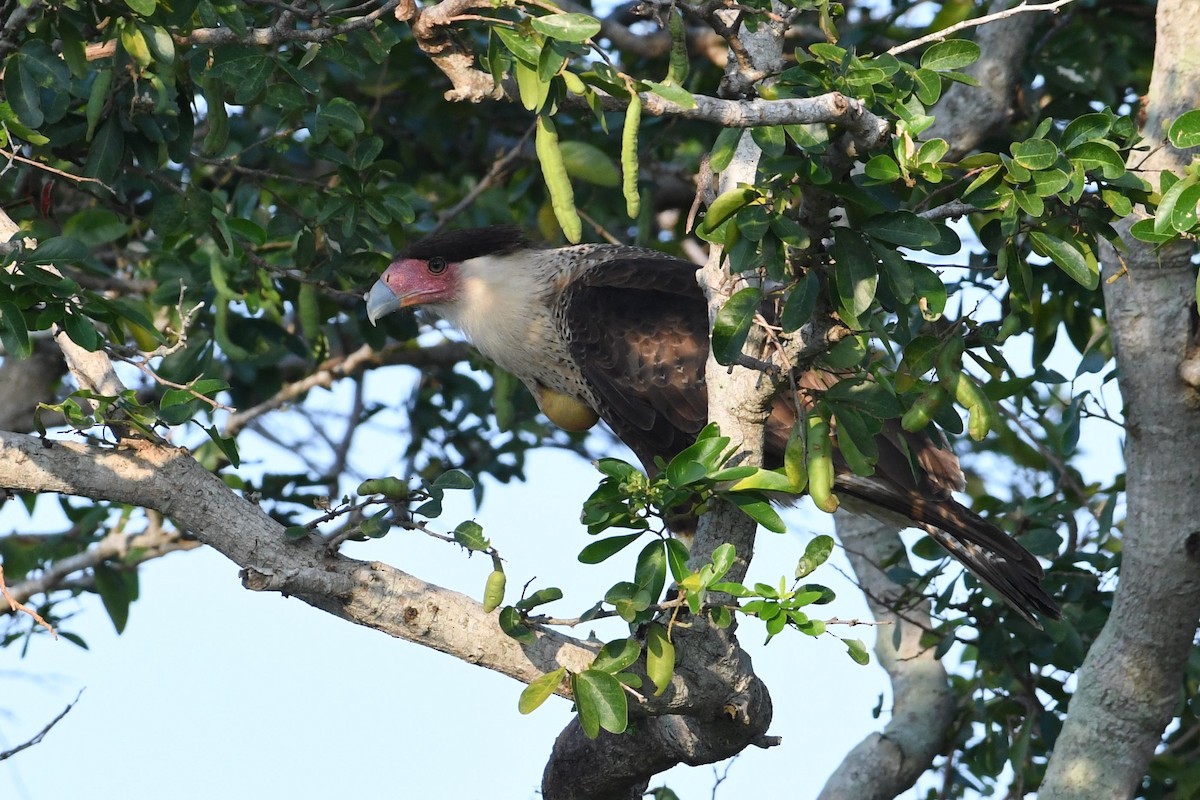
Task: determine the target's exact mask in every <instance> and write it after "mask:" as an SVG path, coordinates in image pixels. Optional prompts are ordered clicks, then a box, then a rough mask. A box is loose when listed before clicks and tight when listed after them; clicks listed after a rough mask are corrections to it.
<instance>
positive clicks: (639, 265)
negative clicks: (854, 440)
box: [365, 225, 1060, 628]
mask: <svg viewBox="0 0 1200 800" xmlns="http://www.w3.org/2000/svg"><path fill="white" fill-rule="evenodd" d="M696 269H697V267H696V265H695V264H693V263H691V262H690V261H685V260H683V259H679V258H676V257H674V256H671V255H668V254H666V253H661V252H659V251H657V250H653V249H650V248H644V247H636V246H628V245H619V244H580V245H573V246H568V247H560V248H544V247H539V246H536V245H535V244H534V243H533V242H532V241H531V240H530V239H529V238H528V237H527V236H526V235H525V234H524V232H523V231H522V230H521V229H520V228H519V227H516V226H507V225H498V226H492V227H487V228H479V229H472V230H450V231H444V232H441V233H437V234H434V235H432V236H429V237H427V238H424V239H421V240H419V241H417V242H415V243H413V244H412V245H411V246H410V247H409V248H408V249H407V250H406V251H405V252H403V253H402V254H401V255H399V256H398V257H397V258H396V259H395V260H394V261H393V262H392V264H391V265H390V266H389V267H388V268H387V269H386V270H385V271H384V272H383V274H382V275H381V276H380V278H379V280H378V281H377V282H376V283H375V284H374V285H373V286H372V287H371V289H370V290H369V291H368V292H367V294H366V296H365V300H366V312H367V316H368V318H369V320H370V322H371V323H372V324H376V323H377V322H378V320H379V319H380V318H381V317H383V316H385V315H387V314H390V313H392V312H395V311H398V310H400V309H403V308H410V307H420V308H423V309H426V310H428V311H430V312H432V313H433V314H435V315H436V316H439V317H441V318H442V319H445V320H446V321H448V322H449V323H450V324H451V325H453V326H454V327H455V328H457V329H458V330H460V331H461V332H462V333H463V334H464V335H465V336H466V337H467V339H468V340H469V341H470V342H471V343H472V344H473V345H474V346H475V348H476V349H477V350H479V352H480V353H482V354H483V355H484V356H486V357H487V358H489V359H491V360H492V361H493V362H495V363H496V364H497V365H499V366H500V367H502V368H503V369H505V370H507V371H508V372H510V373H512V374H513V375H515V376H516V377H517V378H518V379H520V380H521V382H522V383H524V384H525V386H526V387H528V389H529V391H530V393H531V394H532V395H533V397H534V399H535V400H536V401H537V403H538V406H539V408H540V409H541V410H542V412H543V413H544V414H545V415H546V416H547V417H548V418H549V419H550V421H551V422H553V423H554V424H555V425H557V426H558V427H560V428H563V429H565V430H569V431H581V430H587V429H589V428H590V427H592V426H593V425H594V424H596V423H597V422H598V421H599V420H603V421H604V422H605V423H606V424H607V425H608V427H609V428H611V429H612V431H613V433H614V434H616V436H617V438H619V439H620V440H621V441H622V442H624V443H625V444H626V445H627V446H628V447H629V448H630V449H631V450H632V451H633V453H634V454H635V455H636V456H637V458H638V459H639V460H640V461H641V463H642V465H643V467H644V468H645V469H646V471H647V473H648V474H650V475H651V476H653V475H655V474H656V473H657V472H658V471H659V466H658V465H659V464H660V463H665V462H669V461H670V459H671V458H672V457H673V456H675V455H676V454H678V453H679V452H681V451H682V450H683V449H684V448H686V447H688V446H689V445H691V444H692V443H693V442H694V441H695V439H696V436H697V434H698V433H699V432H700V431H701V429H703V427H704V426H705V425H706V424H707V422H708V393H707V388H706V385H705V376H704V371H705V364H706V362H707V360H708V355H709V349H710V327H709V318H708V309H707V304H706V302H705V299H704V296H703V293H702V291H701V289H700V286H699V284H698V283H697V281H696ZM838 379H839V377H838V376H837V375H836V374H833V373H831V372H829V371H823V370H821V369H811V370H809V371H807V372H804V373H803V374H801V375H800V376H799V377H798V378H797V383H798V385H799V386H800V387H801V388H803V389H806V390H810V391H818V392H819V391H820V390H822V389H827V388H829V387H830V386H831V385H833V383H835V382H836V381H837V380H838ZM795 396H796V395H795V394H792V393H789V392H781V393H779V394H777V395H776V396H775V399H774V400H773V402H772V406H771V409H770V416H769V418H768V421H767V428H766V433H765V442H764V444H765V449H764V466H767V467H768V468H770V467H772V466H778V465H780V464H781V463H782V461H783V454H784V449H785V447H786V445H787V441H788V438H789V435H790V434H791V431H792V429H793V427H794V426H795V424H796V420H797V417H798V413H799V412H798V410H797V404H796V401H795V400H794V399H789V397H790V398H795ZM876 444H877V448H878V451H879V459H878V462H877V464H876V466H875V472H874V474H872V475H870V476H862V475H858V474H855V473H854V472H853V470H851V469H850V468H849V466H848V465H847V463H846V461H845V460H844V459H842V458H841V457H840V455H839V454H838V453H837V452H836V451H835V453H834V469H835V481H834V487H835V490H836V491H837V493H838V494H839V495H840V496H842V497H844V498H847V499H850V500H851V501H852V506H853V508H854V510H855V511H861V510H865V511H866V512H868V513H870V514H872V515H873V516H876V517H879V518H881V519H884V520H886V521H889V522H898V523H899V524H900V526H901V527H917V528H920V529H923V530H925V531H926V532H927V533H929V535H930V536H931V537H932V538H933V539H934V540H935V541H936V542H938V543H939V544H940V545H941V546H942V547H943V548H944V549H945V550H946V551H947V552H948V553H950V555H951V556H953V557H954V558H955V559H957V560H958V561H959V562H961V563H962V564H963V565H964V566H966V567H967V568H968V569H969V570H970V571H971V572H973V573H974V574H975V575H976V576H977V577H978V578H979V579H980V580H982V581H983V582H984V583H986V584H987V585H989V586H991V587H992V588H993V589H994V590H995V591H996V592H997V593H998V594H999V595H1000V596H1001V597H1003V598H1004V600H1005V601H1007V603H1008V604H1009V605H1010V606H1011V607H1012V608H1013V609H1015V610H1016V611H1017V612H1018V613H1019V614H1020V615H1021V616H1022V617H1024V618H1025V619H1026V620H1027V621H1029V622H1030V623H1031V624H1032V625H1034V626H1035V627H1037V628H1041V627H1042V626H1041V624H1040V622H1039V620H1038V615H1041V616H1043V617H1046V618H1049V619H1059V618H1060V611H1059V608H1058V606H1057V604H1056V603H1055V601H1054V600H1053V599H1052V598H1051V597H1050V595H1049V594H1048V593H1047V592H1046V591H1045V589H1043V587H1042V585H1041V580H1042V577H1043V570H1042V566H1041V564H1040V563H1039V562H1038V560H1037V558H1036V557H1035V556H1034V555H1033V554H1032V553H1030V552H1029V551H1028V550H1026V549H1025V548H1024V547H1023V546H1021V545H1020V544H1019V543H1018V542H1017V541H1016V540H1014V539H1013V538H1011V537H1010V536H1008V534H1006V533H1005V532H1004V531H1002V530H1001V529H1000V528H999V527H997V526H996V525H995V524H994V523H992V522H990V521H988V520H986V519H984V518H982V517H980V516H979V515H978V514H976V513H975V512H973V511H972V510H971V509H969V508H967V507H966V506H964V505H962V504H961V503H959V502H958V501H957V500H955V499H954V492H955V491H961V490H962V489H963V488H964V487H965V479H964V477H963V473H962V469H961V467H960V465H959V461H958V458H957V457H956V456H955V455H954V453H953V451H952V450H951V449H950V447H949V444H948V443H947V442H946V440H945V438H944V437H943V436H942V435H941V434H940V433H936V432H930V431H925V432H921V433H910V432H908V431H905V430H903V429H902V428H901V427H900V425H899V423H898V421H897V420H894V419H893V420H886V421H884V423H883V427H882V430H881V431H880V433H879V435H878V436H877V437H876Z"/></svg>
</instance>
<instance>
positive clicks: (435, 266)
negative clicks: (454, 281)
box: [426, 256, 446, 275]
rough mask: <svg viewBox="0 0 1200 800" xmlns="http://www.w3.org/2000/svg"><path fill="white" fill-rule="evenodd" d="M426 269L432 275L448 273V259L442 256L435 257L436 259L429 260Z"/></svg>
mask: <svg viewBox="0 0 1200 800" xmlns="http://www.w3.org/2000/svg"><path fill="white" fill-rule="evenodd" d="M426 267H427V268H428V270H429V273H430V274H431V275H441V274H442V273H443V272H445V271H446V259H444V258H442V257H441V256H435V257H434V258H431V259H429V262H428V263H427V264H426Z"/></svg>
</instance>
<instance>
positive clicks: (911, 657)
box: [818, 511, 955, 800]
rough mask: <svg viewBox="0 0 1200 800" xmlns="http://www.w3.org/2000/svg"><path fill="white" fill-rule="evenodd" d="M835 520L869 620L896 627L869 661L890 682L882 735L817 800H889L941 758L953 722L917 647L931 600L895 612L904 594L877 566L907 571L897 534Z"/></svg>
mask: <svg viewBox="0 0 1200 800" xmlns="http://www.w3.org/2000/svg"><path fill="white" fill-rule="evenodd" d="M834 519H835V521H836V523H837V532H838V538H839V539H841V540H842V544H843V546H845V548H846V555H847V556H848V557H849V559H850V566H851V567H853V568H854V574H855V575H856V576H857V577H858V583H859V585H860V586H861V587H862V588H863V592H864V594H865V595H866V597H867V604H868V605H870V607H871V613H872V614H874V615H875V619H876V621H878V622H879V623H880V624H881V625H882V624H885V623H887V624H891V625H894V626H896V628H895V629H894V630H885V629H882V628H881V629H880V630H879V631H878V632H877V634H876V639H875V654H876V656H877V657H878V658H879V663H880V665H881V666H882V667H883V668H884V669H885V670H886V671H887V673H888V677H889V678H890V679H891V682H892V716H891V719H890V720H889V721H888V723H887V725H885V726H884V728H883V730H882V731H879V732H877V733H872V734H870V735H869V736H867V738H866V739H863V741H861V742H860V743H859V744H858V745H857V746H856V747H855V748H854V749H853V750H851V751H850V752H849V753H847V754H846V757H845V758H844V759H843V760H842V765H841V766H840V767H839V768H838V769H837V770H835V771H834V773H833V775H832V776H830V778H829V781H828V782H827V783H826V784H825V788H824V789H823V790H822V791H821V794H820V796H819V798H818V800H843V798H844V799H845V800H891V798H893V797H897V796H899V795H900V794H901V793H902V792H904V791H906V790H907V789H909V788H910V787H911V786H912V785H913V783H915V782H916V780H917V778H918V777H920V776H921V774H922V773H923V772H924V771H925V770H927V769H929V766H930V765H931V764H932V763H933V759H934V757H935V756H937V754H938V753H939V752H940V751H941V747H942V743H943V742H944V741H945V738H946V732H947V730H949V727H950V725H951V723H952V722H953V721H954V709H955V697H954V691H953V690H952V689H951V688H950V683H949V681H948V679H947V677H946V669H945V667H943V666H942V663H941V662H940V661H938V660H937V659H936V658H934V656H933V651H932V649H930V648H928V647H924V646H922V644H921V634H922V633H924V631H925V628H926V627H927V626H928V624H929V617H930V601H929V599H928V598H926V599H924V600H922V601H921V602H920V603H917V604H916V605H914V606H912V607H910V608H906V609H905V611H904V614H903V615H901V614H899V613H897V611H896V607H897V604H898V603H900V602H901V601H902V599H903V598H904V597H905V596H906V595H907V591H906V589H905V588H904V587H903V586H900V585H899V584H897V583H895V582H894V581H892V580H891V579H890V578H889V577H888V576H887V573H886V572H885V571H884V569H883V567H882V565H883V564H897V565H899V566H901V567H907V566H908V558H907V556H906V555H905V551H904V544H903V543H902V542H901V541H900V535H899V533H898V532H897V531H896V528H895V527H894V526H892V525H889V524H887V523H883V522H879V521H878V520H875V519H872V518H870V517H863V516H857V515H856V514H854V513H848V512H846V511H838V512H837V514H836V515H835V517H834ZM896 636H898V637H899V645H898V646H897V645H896V643H895V638H894V637H896Z"/></svg>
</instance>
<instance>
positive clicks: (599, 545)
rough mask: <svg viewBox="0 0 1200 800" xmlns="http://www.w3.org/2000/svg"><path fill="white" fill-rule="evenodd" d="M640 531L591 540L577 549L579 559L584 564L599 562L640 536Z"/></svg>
mask: <svg viewBox="0 0 1200 800" xmlns="http://www.w3.org/2000/svg"><path fill="white" fill-rule="evenodd" d="M641 535H642V534H640V533H626V534H622V535H621V536H610V537H608V538H607V539H601V540H599V541H597V542H592V543H591V544H589V545H588V546H587V547H585V548H583V549H582V550H580V551H579V560H580V561H581V562H583V563H584V564H599V563H600V562H601V561H604V560H605V559H607V558H609V557H611V556H613V555H615V554H617V553H619V552H621V551H622V550H624V549H625V548H626V547H628V546H629V545H631V544H632V543H633V542H634V541H636V540H637V539H639V538H641Z"/></svg>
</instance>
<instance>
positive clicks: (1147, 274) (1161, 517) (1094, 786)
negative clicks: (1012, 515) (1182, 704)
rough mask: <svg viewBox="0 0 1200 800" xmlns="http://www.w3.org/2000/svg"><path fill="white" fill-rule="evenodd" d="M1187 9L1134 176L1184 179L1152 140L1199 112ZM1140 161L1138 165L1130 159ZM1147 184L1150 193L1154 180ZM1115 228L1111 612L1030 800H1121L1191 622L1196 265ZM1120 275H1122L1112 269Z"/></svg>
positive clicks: (1175, 28)
mask: <svg viewBox="0 0 1200 800" xmlns="http://www.w3.org/2000/svg"><path fill="white" fill-rule="evenodd" d="M1195 12H1196V9H1195V6H1194V4H1193V3H1191V2H1188V1H1187V0H1162V1H1161V2H1160V3H1159V4H1158V9H1157V12H1156V26H1157V37H1156V44H1155V54H1154V72H1153V75H1152V77H1151V81H1150V91H1149V93H1148V95H1147V106H1146V117H1145V123H1144V124H1143V126H1142V131H1143V135H1144V136H1145V137H1146V138H1147V140H1148V141H1149V143H1150V144H1151V145H1152V146H1153V145H1155V144H1158V145H1159V146H1158V147H1156V148H1155V149H1154V150H1153V151H1152V153H1151V155H1149V156H1147V157H1145V158H1146V163H1144V164H1143V165H1142V166H1143V169H1144V170H1149V171H1151V173H1153V172H1157V171H1159V170H1163V169H1175V170H1177V171H1179V172H1182V171H1183V169H1184V167H1186V166H1187V164H1188V163H1189V162H1190V160H1191V157H1192V153H1190V152H1180V151H1177V150H1175V149H1174V148H1173V147H1172V146H1171V145H1170V144H1169V143H1166V142H1162V134H1163V131H1165V130H1166V123H1167V121H1168V120H1170V119H1172V118H1174V117H1176V116H1178V115H1179V114H1181V113H1183V112H1184V111H1187V110H1189V109H1192V108H1195V107H1196V106H1197V105H1200V86H1197V84H1196V82H1195V80H1194V76H1195V69H1196V59H1195V57H1194V55H1193V54H1194V52H1195V42H1196V40H1197V37H1200V18H1198V17H1197V16H1196V13H1195ZM1142 157H1143V156H1142V155H1141V154H1138V155H1137V158H1138V159H1141V158H1142ZM1143 175H1144V176H1145V177H1147V178H1148V179H1150V180H1151V182H1152V183H1153V184H1154V185H1158V180H1157V177H1156V176H1154V175H1153V174H1151V175H1146V173H1143ZM1138 216H1141V215H1139V214H1137V213H1136V212H1135V214H1134V216H1133V217H1130V218H1128V219H1126V220H1123V221H1122V222H1120V223H1118V225H1117V229H1118V231H1119V232H1120V234H1121V239H1122V245H1123V247H1122V251H1123V252H1122V253H1121V254H1120V255H1119V254H1118V253H1117V252H1116V251H1115V250H1114V249H1113V247H1112V246H1111V245H1109V244H1108V243H1107V242H1105V243H1103V245H1102V248H1101V253H1100V255H1101V259H1102V261H1103V265H1104V272H1105V274H1106V275H1116V276H1118V277H1117V278H1116V279H1115V280H1106V281H1101V283H1102V285H1103V287H1104V297H1105V306H1106V308H1107V312H1108V323H1109V329H1110V331H1111V335H1112V340H1113V345H1114V350H1115V353H1116V361H1117V367H1118V380H1119V382H1120V387H1121V395H1122V396H1123V397H1124V398H1125V399H1126V403H1125V421H1126V434H1127V436H1126V440H1125V458H1126V465H1127V466H1126V481H1127V492H1128V495H1127V497H1128V509H1129V512H1128V516H1127V518H1126V523H1125V536H1124V539H1123V547H1122V564H1121V580H1120V583H1119V585H1118V586H1117V592H1116V596H1115V598H1114V602H1113V608H1112V613H1111V614H1110V615H1109V618H1108V621H1107V622H1106V623H1105V625H1104V629H1103V630H1102V631H1101V633H1100V636H1099V637H1098V638H1097V639H1096V642H1095V643H1094V644H1093V645H1092V648H1091V650H1090V651H1089V652H1088V654H1087V658H1086V659H1085V660H1084V663H1083V666H1082V667H1081V668H1080V670H1079V673H1078V681H1079V688H1078V689H1077V691H1076V692H1075V695H1074V697H1072V698H1071V713H1070V716H1069V717H1068V718H1067V721H1066V723H1065V724H1064V726H1063V729H1062V733H1061V734H1060V735H1059V737H1058V740H1057V742H1056V744H1055V748H1054V754H1053V756H1052V757H1051V759H1050V763H1049V765H1048V767H1047V771H1046V777H1045V779H1044V781H1043V782H1042V787H1041V790H1040V792H1039V797H1040V798H1042V800H1063V798H1080V799H1082V798H1100V797H1103V798H1108V797H1112V798H1117V797H1131V796H1133V795H1134V794H1135V793H1136V791H1137V789H1138V787H1139V786H1140V785H1141V782H1142V777H1143V776H1144V775H1145V773H1146V767H1147V765H1148V763H1149V761H1150V758H1151V757H1152V756H1153V755H1154V750H1155V748H1156V746H1157V745H1158V743H1159V741H1160V738H1161V735H1162V731H1163V729H1164V728H1165V727H1166V725H1167V724H1168V723H1169V722H1170V720H1171V718H1172V716H1173V715H1174V713H1175V709H1176V707H1177V704H1178V702H1179V696H1180V695H1179V690H1180V686H1182V681H1183V674H1184V669H1185V666H1186V663H1187V658H1188V654H1189V652H1191V650H1192V645H1193V637H1194V635H1195V631H1196V620H1197V618H1200V530H1198V527H1200V526H1198V525H1197V522H1196V520H1197V519H1200V475H1198V474H1197V471H1196V468H1195V465H1196V453H1197V452H1200V415H1198V414H1197V413H1196V408H1195V406H1194V405H1193V404H1192V400H1193V397H1194V390H1193V389H1192V388H1191V387H1189V386H1187V385H1186V384H1185V383H1184V382H1183V381H1182V380H1181V378H1180V375H1179V367H1180V364H1181V363H1182V362H1183V361H1184V360H1185V359H1187V357H1188V355H1189V352H1190V349H1191V347H1192V345H1193V342H1192V341H1191V337H1192V331H1193V330H1195V327H1194V326H1195V325H1196V324H1197V322H1196V296H1195V291H1196V289H1195V286H1196V268H1195V266H1194V265H1193V264H1192V263H1191V253H1192V245H1190V244H1187V243H1184V244H1178V245H1175V246H1173V247H1164V248H1161V249H1160V248H1156V247H1154V246H1151V245H1149V244H1147V243H1145V242H1142V241H1139V240H1137V239H1134V238H1133V237H1132V236H1130V235H1129V227H1130V226H1131V225H1132V223H1133V222H1134V221H1135V219H1136V217H1138ZM1125 269H1127V270H1128V275H1124V274H1123V270H1125Z"/></svg>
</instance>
